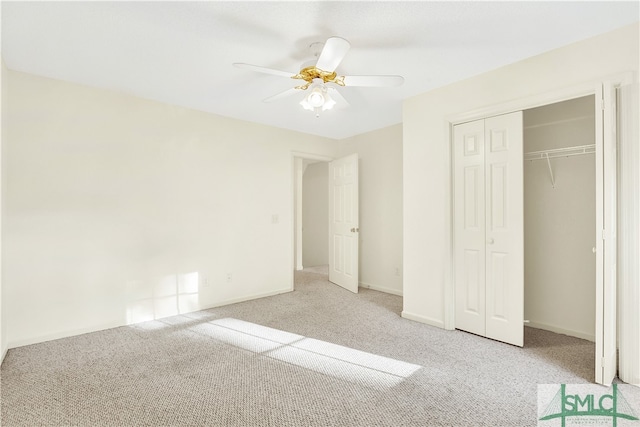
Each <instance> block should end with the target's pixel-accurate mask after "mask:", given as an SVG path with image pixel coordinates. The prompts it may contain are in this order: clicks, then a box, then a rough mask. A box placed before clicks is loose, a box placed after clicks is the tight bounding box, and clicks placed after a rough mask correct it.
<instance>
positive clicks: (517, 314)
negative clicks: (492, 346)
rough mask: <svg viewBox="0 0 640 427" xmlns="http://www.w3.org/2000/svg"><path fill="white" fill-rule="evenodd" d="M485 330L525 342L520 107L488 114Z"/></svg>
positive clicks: (512, 341) (497, 336) (513, 341)
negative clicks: (497, 114)
mask: <svg viewBox="0 0 640 427" xmlns="http://www.w3.org/2000/svg"><path fill="white" fill-rule="evenodd" d="M485 146H486V149H485V182H486V186H485V193H486V195H485V200H486V207H485V218H486V240H487V246H486V335H487V337H488V338H492V339H496V340H499V341H503V342H507V343H509V344H513V345H517V346H520V347H522V346H523V344H524V212H523V209H524V207H523V205H524V187H523V162H524V159H523V152H522V151H523V123H522V111H517V112H514V113H510V114H505V115H502V116H496V117H491V118H488V119H486V120H485Z"/></svg>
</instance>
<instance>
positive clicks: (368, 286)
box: [359, 282, 402, 296]
mask: <svg viewBox="0 0 640 427" xmlns="http://www.w3.org/2000/svg"><path fill="white" fill-rule="evenodd" d="M359 285H360V287H361V288H366V289H371V290H372V291H379V292H385V293H387V294H393V295H398V296H402V291H401V290H400V291H399V290H397V289H393V288H387V287H384V286H378V285H372V284H370V283H365V282H360V283H359Z"/></svg>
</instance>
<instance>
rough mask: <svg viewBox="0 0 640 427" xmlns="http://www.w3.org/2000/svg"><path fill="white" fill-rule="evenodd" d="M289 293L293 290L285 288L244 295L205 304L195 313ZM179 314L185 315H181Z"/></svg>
mask: <svg viewBox="0 0 640 427" xmlns="http://www.w3.org/2000/svg"><path fill="white" fill-rule="evenodd" d="M291 291H293V289H291V288H286V289H279V290H277V291H271V292H265V293H262V294H253V295H246V296H243V297H239V298H232V299H228V300H224V301H218V302H215V303H213V304H207V305H206V306H202V307H200V309H199V310H195V311H202V310H208V309H210V308H216V307H222V306H224V305H231V304H237V303H239V302H245V301H251V300H254V299H260V298H266V297H272V296H274V295H280V294H286V293H287V292H291ZM181 314H187V313H181Z"/></svg>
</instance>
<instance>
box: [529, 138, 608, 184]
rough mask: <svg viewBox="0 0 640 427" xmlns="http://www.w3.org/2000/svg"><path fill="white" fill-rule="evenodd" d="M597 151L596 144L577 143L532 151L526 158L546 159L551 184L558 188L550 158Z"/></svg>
mask: <svg viewBox="0 0 640 427" xmlns="http://www.w3.org/2000/svg"><path fill="white" fill-rule="evenodd" d="M595 152H596V145H595V144H591V145H577V146H575V147H567V148H555V149H553V150H543V151H531V152H529V153H524V159H525V160H546V161H547V166H548V167H549V177H550V178H551V186H552V187H553V188H556V179H555V177H554V176H553V169H552V168H551V161H550V159H553V158H556V157H569V156H580V155H582V154H593V153H595Z"/></svg>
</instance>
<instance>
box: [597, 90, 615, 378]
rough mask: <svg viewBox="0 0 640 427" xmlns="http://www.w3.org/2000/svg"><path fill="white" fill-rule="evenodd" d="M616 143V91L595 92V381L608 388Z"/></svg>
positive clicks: (612, 329)
mask: <svg viewBox="0 0 640 427" xmlns="http://www.w3.org/2000/svg"><path fill="white" fill-rule="evenodd" d="M616 177H617V142H616V91H615V88H614V87H613V85H612V84H611V83H608V82H606V83H605V84H603V85H602V86H601V87H599V88H598V90H597V91H596V368H595V369H596V372H595V374H596V382H597V383H599V384H605V385H609V384H611V383H612V382H613V379H614V377H615V375H616V370H617V357H616V354H617V353H616V319H617V315H616V298H617V290H616V285H617V281H616V275H617V265H616V260H617V250H616V249H617V239H616V228H617V224H616V218H617V180H616Z"/></svg>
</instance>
